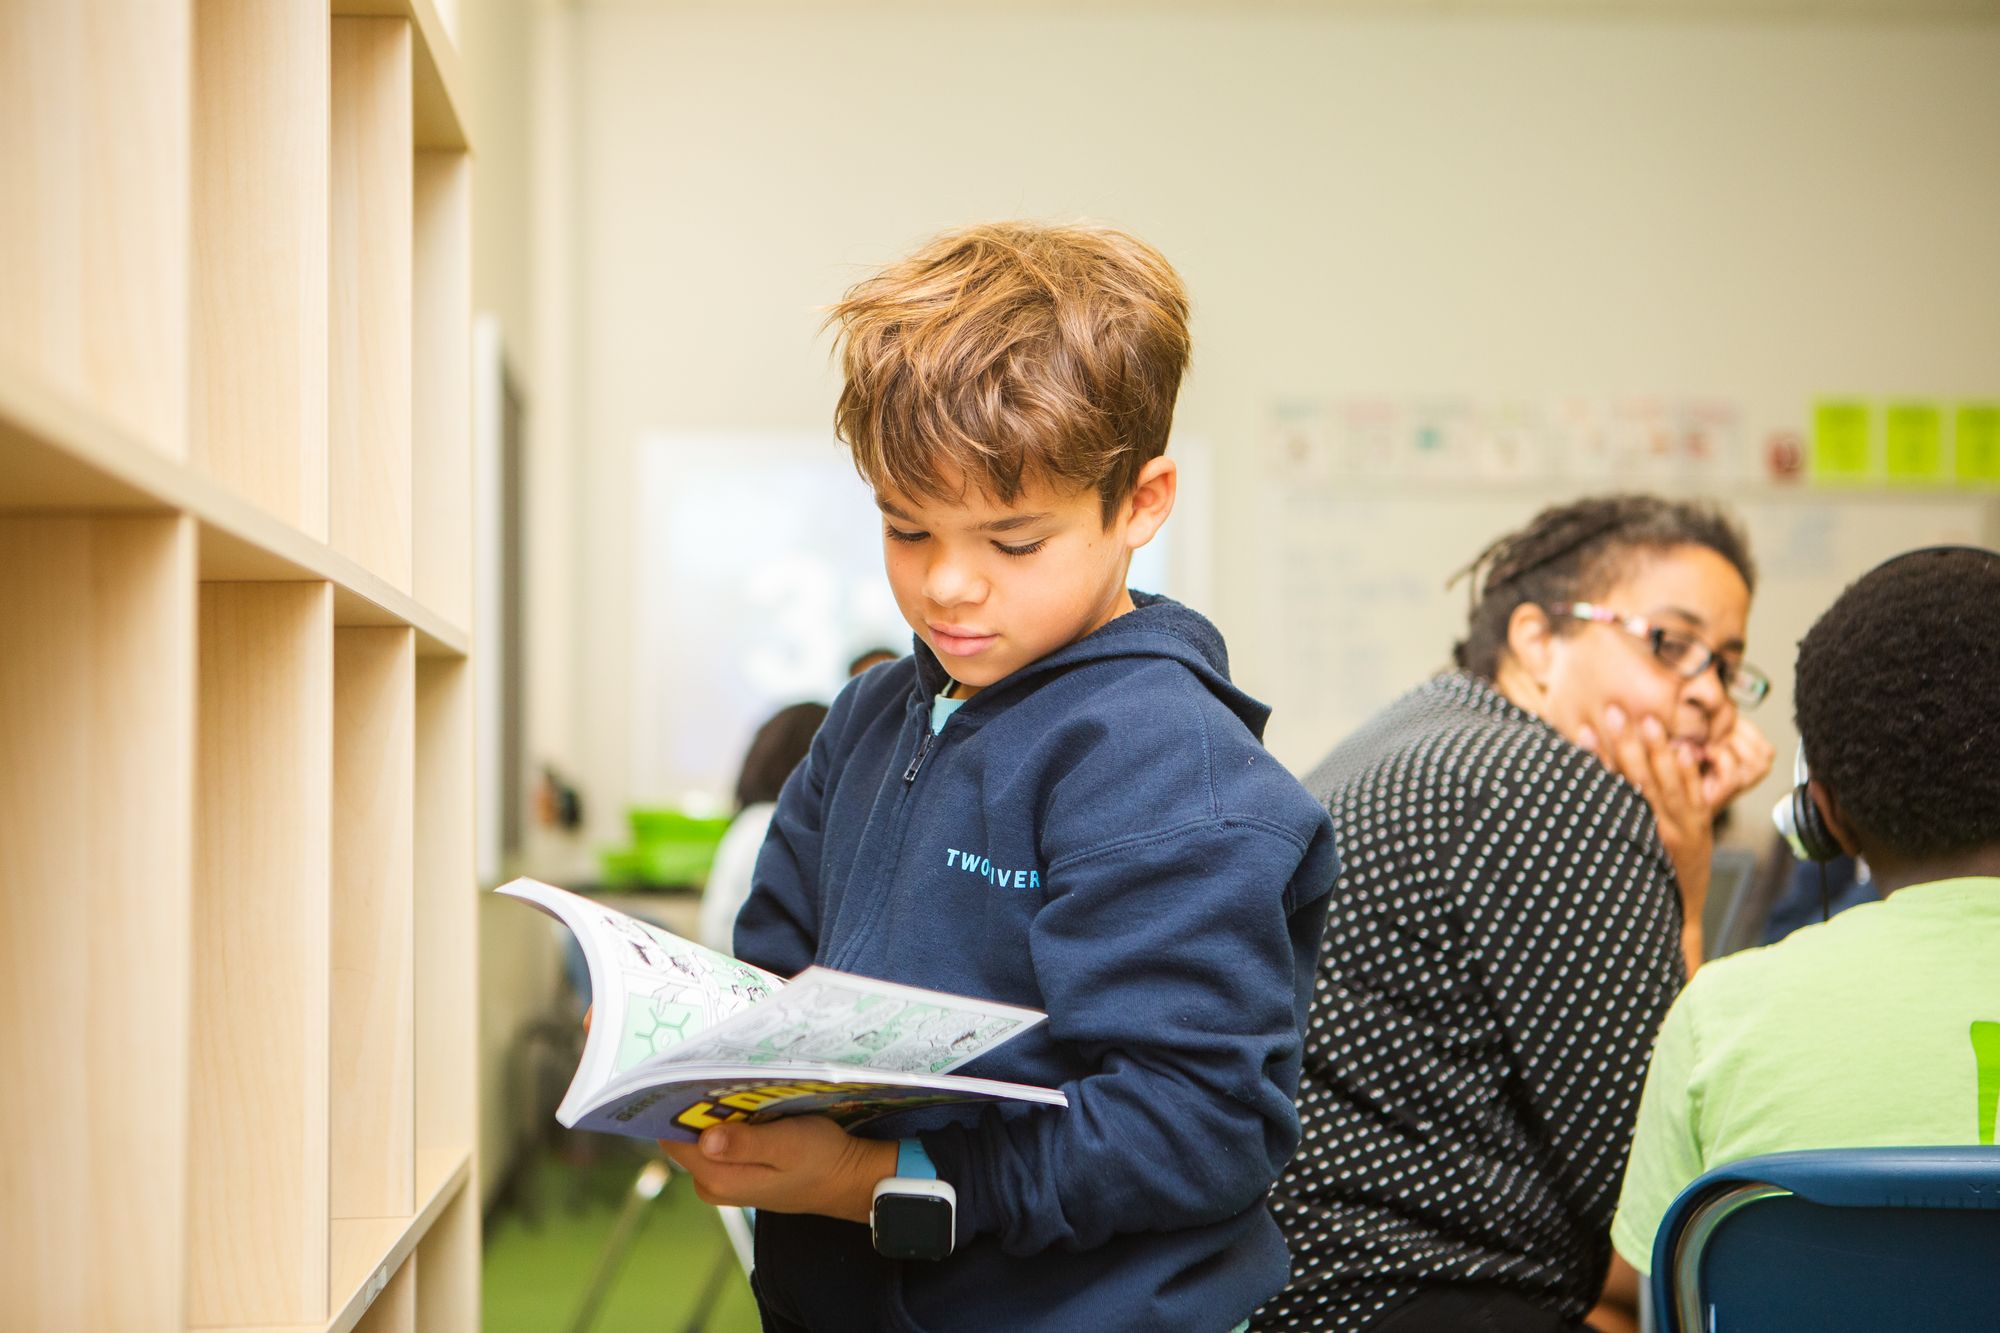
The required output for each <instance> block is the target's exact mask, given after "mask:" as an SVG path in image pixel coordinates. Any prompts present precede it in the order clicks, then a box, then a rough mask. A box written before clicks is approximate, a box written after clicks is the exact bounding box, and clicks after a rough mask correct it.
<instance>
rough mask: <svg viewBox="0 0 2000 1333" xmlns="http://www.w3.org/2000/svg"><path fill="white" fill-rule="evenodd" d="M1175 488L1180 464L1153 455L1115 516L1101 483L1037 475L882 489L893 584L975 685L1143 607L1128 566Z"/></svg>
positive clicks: (944, 654)
mask: <svg viewBox="0 0 2000 1333" xmlns="http://www.w3.org/2000/svg"><path fill="white" fill-rule="evenodd" d="M1173 490H1174V474H1173V464H1172V463H1170V462H1168V461H1167V460H1166V459H1164V458H1158V459H1154V460H1152V462H1150V463H1148V464H1147V466H1146V470H1145V471H1142V472H1141V474H1140V483H1139V485H1138V486H1137V487H1136V488H1135V489H1134V492H1133V495H1132V496H1131V497H1128V498H1127V499H1126V500H1125V501H1124V502H1123V503H1121V504H1120V505H1119V506H1118V509H1117V511H1116V512H1115V513H1114V514H1113V516H1112V519H1111V521H1110V523H1108V524H1107V523H1106V522H1105V521H1104V510H1103V507H1102V503H1101V501H1100V499H1099V496H1098V494H1097V491H1096V489H1095V488H1094V487H1084V488H1083V489H1081V490H1076V491H1062V490H1057V489H1054V488H1052V487H1050V486H1048V485H1047V484H1046V483H1042V482H1040V481H1037V482H1035V483H1033V484H1030V485H1028V486H1025V487H1024V488H1023V489H1022V492H1021V494H1020V495H1019V496H1018V497H1016V498H1015V500H1014V502H1013V503H1012V504H1002V503H1000V502H999V501H997V500H995V499H993V498H992V497H991V496H989V495H986V494H985V493H984V492H982V491H980V490H979V489H978V488H977V487H973V486H961V487H960V494H959V496H958V498H956V499H954V500H951V501H937V500H925V499H919V498H917V497H913V496H908V495H904V494H902V493H900V492H897V491H886V490H885V491H878V492H877V493H876V496H875V502H876V504H877V505H878V506H880V508H881V510H882V562H883V564H884V565H885V566H886V567H887V569H888V573H889V587H890V589H891V590H892V591H893V592H894V593H895V595H896V605H897V607H899V608H900V609H901V610H902V612H903V619H904V620H906V621H908V622H909V624H910V628H911V629H913V630H915V631H916V633H917V636H918V637H919V638H921V639H922V640H923V641H924V642H925V643H927V644H929V645H930V648H931V651H932V652H934V653H936V654H937V656H938V660H939V661H940V662H942V663H943V664H944V669H945V670H946V671H947V672H949V673H950V674H951V678H952V679H953V680H955V681H957V682H958V683H959V686H960V688H959V689H957V690H956V691H954V693H955V694H957V695H958V696H959V697H961V698H965V697H969V696H971V695H973V694H975V693H977V692H978V691H979V690H981V689H984V688H985V687H986V686H988V685H991V684H993V683H994V682H995V681H998V680H1001V679H1004V678H1005V677H1007V676H1010V675H1012V674H1013V673H1014V672H1016V671H1019V670H1020V669H1021V668H1022V667H1025V666H1027V665H1029V664H1030V663H1033V662H1036V661H1039V660H1040V659H1042V658H1044V657H1047V656H1048V655H1049V654H1050V653H1053V652H1055V651H1056V650H1058V649H1060V648H1065V647H1067V646H1068V645H1070V644H1072V643H1075V642H1076V641H1077V640H1078V639H1080V638H1082V637H1083V636H1084V635H1086V634H1089V633H1090V632H1091V631H1093V630H1095V629H1097V628H1098V627H1100V626H1102V625H1104V624H1106V623H1107V622H1109V621H1111V620H1112V619H1114V618H1115V617H1117V616H1120V615H1123V614H1124V613H1125V612H1127V611H1130V610H1131V609H1132V595H1131V593H1129V592H1128V591H1126V588H1125V571H1126V568H1127V566H1128V565H1129V564H1130V563H1131V557H1132V552H1133V551H1134V550H1135V549H1136V548H1138V547H1140V546H1143V545H1145V544H1146V542H1148V541H1150V540H1151V539H1152V536H1153V533H1154V532H1156V531H1158V529H1159V526H1160V523H1161V522H1162V521H1164V520H1165V518H1166V511H1167V510H1168V509H1171V508H1172V505H1173Z"/></svg>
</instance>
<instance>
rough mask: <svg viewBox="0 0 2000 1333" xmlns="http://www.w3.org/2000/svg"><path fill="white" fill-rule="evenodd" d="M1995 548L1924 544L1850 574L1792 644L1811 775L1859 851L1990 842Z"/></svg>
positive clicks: (1994, 808) (1999, 786)
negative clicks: (1853, 578)
mask: <svg viewBox="0 0 2000 1333" xmlns="http://www.w3.org/2000/svg"><path fill="white" fill-rule="evenodd" d="M1996 696H2000V555H1992V554H1989V553H1985V552H1981V551H1976V550H1963V549H1949V548H1945V549H1936V550H1925V551H1920V552H1915V553H1912V554H1908V555H1904V556H1901V557H1899V558H1897V559H1895V560H1892V561H1889V562H1888V563H1886V564H1884V565H1881V566H1880V567H1878V568H1876V569H1875V570H1874V571H1872V572H1870V573H1868V574H1865V575H1863V576H1862V577H1861V578H1860V579H1859V580H1857V581H1856V582H1855V583H1854V584H1853V586H1851V587H1849V588H1848V589H1847V591H1845V592H1843V593H1841V594H1840V596H1839V597H1838V598H1837V599H1835V601H1834V603H1833V605H1832V606H1831V607H1829V608H1828V609H1827V611H1826V614H1824V615H1822V616H1821V617H1820V618H1819V619H1818V620H1817V621H1815V622H1814V623H1813V627H1812V628H1811V629H1810V630H1808V631H1806V636H1805V638H1804V639H1802V640H1800V641H1799V662H1798V674H1797V678H1796V681H1795V683H1794V685H1793V690H1792V697H1793V701H1794V704H1795V706H1796V708H1797V711H1798V723H1799V739H1800V740H1801V741H1802V742H1803V743H1804V745H1805V751H1806V762H1807V763H1808V764H1810V765H1811V766H1812V774H1813V776H1814V777H1815V778H1817V779H1819V781H1820V782H1821V783H1823V784H1824V785H1825V786H1826V788H1827V790H1828V791H1830V792H1832V793H1833V799H1834V801H1835V803H1836V804H1837V805H1838V806H1839V809H1840V813H1841V814H1842V815H1843V816H1845V818H1846V820H1847V822H1848V823H1849V824H1850V825H1851V826H1852V827H1853V829H1854V832H1855V835H1856V836H1857V837H1859V838H1861V839H1862V840H1863V842H1864V843H1866V844H1868V846H1867V847H1866V848H1864V850H1873V851H1877V852H1881V853H1891V852H1893V853H1895V854H1897V855H1900V856H1903V857H1924V856H1941V855H1949V854H1955V853H1961V852H1967V851H1974V850H1977V849H1979V848H1982V847H1990V846H1993V845H1995V844H2000V713H1996V712H1995V710H1994V700H1995V698H1996Z"/></svg>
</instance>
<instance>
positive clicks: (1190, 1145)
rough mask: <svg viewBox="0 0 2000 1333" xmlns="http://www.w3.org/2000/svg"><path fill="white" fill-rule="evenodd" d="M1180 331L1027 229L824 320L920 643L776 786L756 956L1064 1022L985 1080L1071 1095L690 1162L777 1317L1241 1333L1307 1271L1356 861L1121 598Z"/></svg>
mask: <svg viewBox="0 0 2000 1333" xmlns="http://www.w3.org/2000/svg"><path fill="white" fill-rule="evenodd" d="M1186 321H1187V299H1186V296H1185V294H1184V292H1183V291H1182V288H1181V285H1180V280H1179V278H1178V277H1177V276H1176V274H1175V273H1174V271H1173V269H1172V268H1171V267H1169V265H1168V264H1167V262H1166V261H1165V259H1163V258H1162V257H1161V256H1160V255H1159V254H1158V253H1157V252H1155V251H1154V250H1152V249H1151V248H1150V247H1148V246H1145V245H1143V244H1141V243H1139V242H1138V241H1136V240H1133V239H1132V238H1131V237H1129V236H1125V235H1123V234H1121V233H1119V232H1116V231H1111V230H1107V229H1099V228H1087V227H1045V226H1038V225H1033V224H1025V223H1010V224H1001V225H993V226H983V227H975V228H972V229H970V230H967V231H963V232H958V233H955V234H948V235H945V236H942V237H939V238H938V239H936V240H934V241H932V242H931V243H929V244H928V245H926V246H924V247H923V248H922V249H920V250H919V251H918V252H917V253H916V254H914V255H913V256H911V257H910V258H909V259H907V260H905V261H903V262H901V263H898V264H895V265H892V266H891V267H889V268H888V269H886V270H884V271H883V272H881V273H879V274H878V275H876V276H875V277H873V278H872V279H869V280H867V281H864V282H863V283H861V284H860V285H858V286H857V287H855V288H854V289H853V290H852V291H850V292H849V293H848V295H847V298H846V299H845V300H844V301H843V302H842V303H841V304H840V305H839V306H838V307H836V309H835V311H834V314H833V316H832V320H831V321H830V322H832V323H836V324H837V325H838V326H839V329H840V332H841V335H842V338H843V353H842V355H843V368H844V370H845V373H846V386H845V389H844V390H843V392H842V394H841V398H840V405H839V408H838V411H837V417H836V421H837V425H838V427H839V431H840V434H841V436H842V438H843V439H844V440H845V441H846V442H847V443H848V444H849V445H850V446H851V447H852V449H853V451H854V458H855V463H856V466H857V467H858V468H859V470H860V472H861V475H862V477H863V478H864V479H865V480H867V481H868V482H869V483H870V484H871V485H872V486H873V487H874V489H875V493H876V500H877V503H878V504H879V506H880V508H881V511H882V519H883V552H884V562H885V564H886V566H887V570H888V575H889V582H890V585H891V588H892V590H893V591H894V593H895V596H896V601H897V604H898V606H899V607H900V608H901V609H902V612H903V615H904V618H905V619H907V620H908V621H909V624H910V628H911V629H912V630H913V631H914V632H915V635H916V643H915V651H914V655H913V656H911V657H907V658H903V659H901V660H900V661H898V662H895V663H893V664H892V665H889V666H884V667H878V668H877V669H875V670H873V671H870V672H868V673H867V674H866V675H864V676H862V677H860V678H859V679H858V680H856V681H854V682H853V683H852V684H850V685H849V686H848V687H847V689H846V690H845V691H844V692H843V693H842V694H841V696H840V698H839V699H838V700H837V701H836V702H835V704H834V707H833V712H832V714H831V716H829V717H828V719H827V721H826V724H825V725H824V726H823V727H822V728H821V730H820V733H819V735H818V737H817V739H816V740H815V742H814V744H813V747H812V751H811V753H810V755H809V756H808V758H807V760H806V762H805V763H804V764H803V765H801V767H800V768H799V769H798V771H797V772H795V773H794V774H793V776H792V778H791V780H790V782H788V783H787V784H786V787H785V790H784V794H783V795H782V796H781V797H780V799H779V803H778V812H777V815H776V816H775V818H774V819H773V822H772V827H771V834H770V837H769V840H768V841H767V842H766V843H765V846H764V850H763V853H762V855H761V857H760V859H759V861H758V865H757V873H756V881H755V887H754V889H753V891H752V895H751V898H750V900H749V902H748V903H747V904H746V905H745V907H744V909H743V912H742V914H741V916H740V917H739V918H738V920H737V927H736V946H737V952H738V953H739V954H740V955H741V956H742V957H743V958H745V959H746V960H748V961H751V962H754V963H757V964H758V965H760V966H763V967H766V968H769V969H771V970H773V971H776V972H778V973H781V974H784V975H791V974H793V973H796V972H797V971H799V970H800V969H801V968H803V967H805V966H807V965H808V964H811V963H815V962H818V963H825V964H828V965H831V966H834V967H839V968H843V969H847V970H850V971H855V972H860V973H865V974H868V975H871V976H878V977H882V978H886V979H889V980H894V981H900V982H907V983H910V984H914V985H920V986H931V987H936V988H939V989H944V990H952V991H957V992H961V993H966V994H972V995H978V996H983V997H986V998H989V999H993V1000H998V1001H1002V1002H1005V1003H1011V1004H1022V1005H1027V1006H1031V1007H1035V1008H1039V1009H1044V1010H1046V1011H1047V1012H1048V1015H1049V1018H1048V1022H1047V1023H1045V1024H1042V1025H1040V1026H1039V1027H1037V1028H1035V1029H1034V1030H1033V1031H1031V1032H1030V1033H1028V1034H1026V1035H1024V1036H1022V1037H1019V1038H1017V1039H1016V1040H1014V1041H1013V1042H1011V1043H1009V1044H1008V1045H1007V1046H1005V1047H1003V1048H1002V1049H1001V1050H999V1051H996V1052H995V1053H993V1054H992V1055H991V1056H988V1057H986V1058H984V1059H982V1060H979V1061H975V1062H974V1063H973V1064H972V1065H970V1066H968V1067H967V1068H966V1069H965V1070H964V1071H963V1072H965V1073H968V1074H972V1075H976V1076H985V1077H991V1078H999V1079H1006V1080H1010V1081H1017V1082H1027V1083H1040V1084H1045V1085H1049V1086H1060V1087H1061V1088H1063V1089H1064V1091H1065V1092H1066V1093H1067V1094H1068V1096H1069V1106H1068V1108H1067V1109H1065V1110H1056V1109H1051V1108H1047V1107H1033V1108H1031V1107H1026V1106H1020V1105H1011V1106H1004V1107H988V1108H983V1109H982V1108H967V1107H943V1108H935V1109H932V1110H928V1111H923V1112H913V1113H906V1114H904V1115H902V1116H900V1117H898V1118H896V1119H895V1120H893V1121H887V1122H884V1124H883V1125H882V1126H870V1127H868V1129H869V1132H870V1133H871V1134H878V1135H882V1136H883V1137H880V1138H862V1137H856V1136H852V1135H848V1134H846V1133H843V1132H842V1131H841V1130H840V1129H838V1128H837V1127H835V1126H834V1125H833V1124H832V1123H831V1122H829V1121H826V1120H820V1119H810V1118H800V1119H794V1120H789V1121H782V1122H778V1123H775V1124H771V1125H764V1126H754V1127H753V1126H742V1125H730V1126H724V1127H721V1128H718V1129H712V1130H710V1131H708V1133H707V1134H706V1135H704V1137H703V1139H702V1141H701V1143H700V1144H699V1145H697V1146H692V1147H687V1148H681V1149H677V1150H675V1156H676V1158H677V1159H678V1160H680V1161H681V1162H682V1163H683V1164H684V1165H686V1166H688V1167H689V1169H690V1170H692V1171H693V1172H694V1174H695V1178H696V1185H697V1189H698V1191H699V1192H700V1194H701V1196H702V1197H703V1198H705V1199H708V1200H710V1201H711V1202H721V1203H736V1204H744V1205H748V1206H752V1207H755V1208H757V1209H759V1213H758V1224H757V1266H756V1272H755V1274H754V1278H753V1282H754V1285H755V1288H756V1293H757V1298H758V1302H759V1306H760V1309H761V1311H762V1313H763V1317H764V1321H765V1327H766V1328H767V1329H797V1328H810V1329H814V1330H825V1329H849V1328H852V1329H875V1328H900V1329H908V1328H993V1329H1029V1328H1074V1329H1115V1328H1131V1329H1167V1328H1171V1329H1189V1330H1210V1331H1212V1333H1223V1330H1226V1329H1229V1328H1231V1327H1232V1326H1234V1325H1236V1324H1238V1323H1239V1322H1240V1321H1241V1320H1242V1319H1243V1318H1244V1317H1245V1316H1247V1315H1248V1314H1249V1313H1250V1312H1251V1311H1252V1310H1253V1309H1255V1308H1256V1306H1257V1305H1258V1303H1259V1302H1260V1301H1262V1300H1263V1299H1264V1298H1265V1297H1267V1296H1269V1295H1270V1294H1271V1293H1272V1292H1274V1291H1276V1290H1277V1289H1278V1288H1279V1287H1280V1286H1282V1285H1283V1283H1284V1281H1285V1275H1286V1255H1285V1247H1284V1243H1283V1241H1282V1239H1281V1238H1280V1236H1279V1233H1278V1230H1277V1227H1276V1225H1275V1224H1274V1223H1273V1222H1272V1220H1271V1217H1270V1214H1269V1211H1268V1209H1267V1208H1266V1206H1265V1202H1264V1196H1265V1191H1266V1190H1267V1189H1268V1188H1269V1186H1270V1184H1271V1182H1272V1181H1273V1180H1274V1179H1275V1178H1276V1176H1277V1174H1278V1171H1279V1169H1280V1168H1281V1167H1283V1165H1284V1163H1285V1161H1286V1159H1287V1158H1288V1157H1289V1156H1290V1155H1291V1152H1292V1149H1293V1147H1294V1145H1295V1144H1296V1142H1297V1139H1298V1120H1297V1115H1296V1112H1295V1111H1294V1109H1293V1106H1292V1096H1293V1093H1294V1091H1295V1089H1296V1086H1297V1081H1298V1075H1299V1050H1300V1038H1299V1033H1300V1029H1301V1028H1302V1026H1303V1024H1304V1020H1305V1010H1306V1004H1307V1000H1308V997H1309V988H1310V984H1311V978H1312V961H1313V957H1314V954H1315V951H1316V949H1317V947H1318V943H1319V936H1320V929H1321V927H1322V925H1323V924H1324V916H1325V910H1326V892H1327V889H1328V888H1329V887H1330V885H1331V883H1332V881H1333V878H1334V875H1335V859H1334V852H1333V842H1332V831H1331V828H1330V825H1329V822H1328V820H1327V817H1326V813H1325V812H1324V811H1323V810H1322V809H1320V807H1319V805H1318V803H1317V802H1315V801H1314V800H1313V799H1312V798H1311V797H1310V796H1309V795H1307V794H1306V792H1305V790H1304V789H1303V788H1302V787H1300V786H1299V784H1298V783H1297V782H1296V781H1295V780H1294V779H1293V778H1292V777H1291V776H1290V775H1289V774H1287V773H1286V772H1285V770H1284V769H1283V768H1281V767H1280V766H1279V765H1278V764H1277V763H1276V762H1275V761H1274V760H1273V759H1272V758H1271V757H1270V756H1269V755H1268V754H1267V753H1266V752H1265V751H1264V749H1263V747H1262V746H1261V744H1260V743H1259V741H1258V736H1259V734H1260V733H1261V731H1262V728H1263V723H1264V720H1265V717H1266V716H1267V711H1266V710H1265V709H1264V708H1263V707H1262V706H1261V705H1260V704H1258V703H1256V702H1255V701H1253V700H1252V699H1250V698H1249V697H1247V696H1246V695H1244V694H1243V693H1242V692H1241V691H1239V690H1237V689H1236V688H1235V686H1233V685H1232V684H1231V683H1230V681H1229V677H1228V670H1227V659H1226V656H1225V652H1224V649H1223V644H1222V640H1221V638H1220V636H1219V635H1217V633H1216V631H1215V629H1214V627H1213V626H1211V625H1210V624H1209V623H1208V622H1207V621H1206V620H1204V619H1202V618H1201V617H1200V616H1198V615H1196V614H1195V613H1193V612H1192V611H1189V610H1187V609H1186V608H1184V607H1181V606H1179V605H1177V604H1175V603H1173V602H1170V601H1167V600H1165V599H1164V598H1157V597H1150V596H1146V595H1144V594H1133V593H1130V592H1128V591H1127V589H1126V586H1125V574H1126V569H1127V566H1128V564H1129V562H1130V560H1131V555H1132V552H1133V551H1134V550H1136V549H1137V548H1138V547H1140V546H1143V545H1144V544H1145V543H1146V542H1147V541H1148V540H1150V539H1151V538H1152V536H1153V535H1154V533H1156V532H1157V531H1159V528H1160V525H1161V524H1162V523H1163V522H1164V521H1165V520H1166V518H1167V515H1168V513H1169V511H1170V510H1171V509H1172V508H1173V502H1174V494H1175V471H1174V464H1173V463H1172V462H1171V461H1170V460H1168V459H1167V458H1165V457H1163V456H1162V454H1163V451H1164V449H1165V447H1166V443H1167V433H1168V428H1169V424H1170V422H1171V420H1172V416H1173V405H1174V399H1175V396H1176V394H1177V393H1178V390H1179V385H1180V379H1181V374H1182V372H1183V370H1184V369H1185V367H1186V364H1187V359H1188V336H1187V325H1186ZM932 1173H934V1174H935V1178H936V1180H938V1181H942V1182H943V1183H944V1184H946V1185H949V1186H951V1187H952V1190H953V1192H955V1196H956V1200H955V1214H954V1216H953V1220H952V1222H951V1225H950V1226H949V1228H947V1230H946V1232H945V1234H946V1236H947V1237H948V1241H949V1244H950V1247H951V1248H950V1252H949V1255H948V1257H942V1258H937V1259H935V1260H934V1261H929V1262H927V1261H925V1260H924V1259H902V1260H892V1259H889V1258H884V1257H882V1256H880V1255H878V1254H877V1253H876V1252H875V1250H874V1248H873V1247H872V1245H871V1239H870V1228H869V1226H868V1225H866V1223H867V1222H868V1220H869V1217H870V1210H871V1194H872V1192H873V1190H874V1188H875V1186H876V1185H877V1184H878V1183H880V1182H882V1181H884V1180H885V1179H889V1178H891V1177H895V1178H898V1179H899V1180H907V1179H911V1178H922V1177H926V1176H929V1175H931V1174H932Z"/></svg>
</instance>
